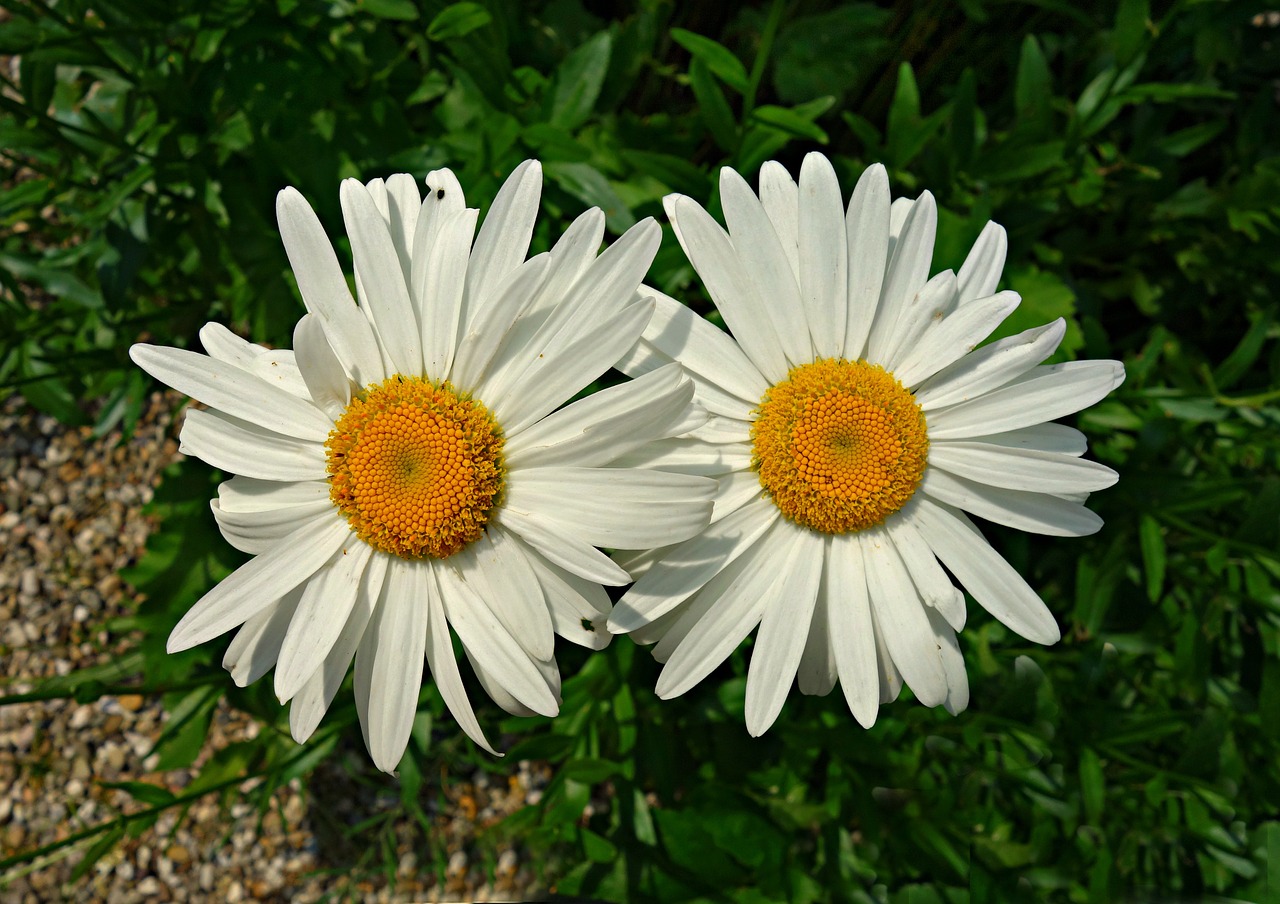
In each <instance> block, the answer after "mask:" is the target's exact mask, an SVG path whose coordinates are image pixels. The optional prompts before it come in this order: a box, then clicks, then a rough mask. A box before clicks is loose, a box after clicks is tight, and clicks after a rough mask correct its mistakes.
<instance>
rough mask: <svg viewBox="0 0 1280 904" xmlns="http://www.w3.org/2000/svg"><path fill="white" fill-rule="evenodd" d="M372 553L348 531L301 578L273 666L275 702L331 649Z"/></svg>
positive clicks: (295, 688) (288, 695)
mask: <svg viewBox="0 0 1280 904" xmlns="http://www.w3.org/2000/svg"><path fill="white" fill-rule="evenodd" d="M372 555H373V547H371V546H369V545H368V544H366V543H365V542H364V541H363V540H361V539H359V538H358V537H357V536H356V535H355V534H352V535H351V539H350V540H349V541H348V542H347V543H345V544H344V545H343V547H342V548H341V549H340V550H338V552H336V553H334V555H333V557H332V558H331V559H330V561H329V563H328V565H326V566H325V567H324V568H321V569H320V570H319V571H318V572H316V574H315V575H314V576H313V577H312V578H311V580H310V581H308V582H307V587H306V589H305V590H304V591H303V592H302V602H300V603H299V604H298V610H297V612H295V613H294V615H293V621H291V622H290V623H289V633H288V634H287V635H285V639H284V645H283V646H282V647H281V648H280V661H279V663H278V664H277V665H276V678H275V691H276V696H277V697H278V698H279V699H280V702H281V703H284V702H285V701H287V700H288V699H289V698H291V697H292V696H293V695H294V694H296V693H297V692H298V691H299V690H300V689H301V687H302V685H303V684H305V683H306V681H307V679H308V678H310V677H311V676H312V675H313V674H314V673H315V671H316V669H317V668H318V667H319V666H320V664H321V663H322V662H323V661H324V659H325V657H326V656H328V655H329V651H330V650H331V649H333V645H334V643H335V642H336V641H337V639H338V635H339V634H341V633H342V628H343V626H344V625H345V624H346V622H347V616H348V615H349V614H350V613H351V607H352V606H354V605H355V602H356V594H357V592H358V591H359V589H360V578H361V576H362V575H363V574H364V570H365V566H367V565H368V564H369V558H370V556H372ZM352 652H354V650H353V651H352ZM343 671H344V672H345V671H346V666H345V665H344V666H343Z"/></svg>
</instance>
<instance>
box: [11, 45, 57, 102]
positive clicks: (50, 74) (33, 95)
mask: <svg viewBox="0 0 1280 904" xmlns="http://www.w3.org/2000/svg"><path fill="white" fill-rule="evenodd" d="M18 84H19V86H20V87H21V88H22V96H23V97H24V98H25V99H26V101H27V106H28V107H29V108H30V109H31V111H32V112H33V113H39V114H41V115H43V114H45V113H47V112H48V110H49V104H50V102H51V101H52V100H53V89H54V88H55V87H56V86H57V84H58V67H57V66H56V65H54V64H53V63H50V62H45V61H42V60H40V59H37V58H32V57H31V56H24V57H22V59H21V60H19V61H18Z"/></svg>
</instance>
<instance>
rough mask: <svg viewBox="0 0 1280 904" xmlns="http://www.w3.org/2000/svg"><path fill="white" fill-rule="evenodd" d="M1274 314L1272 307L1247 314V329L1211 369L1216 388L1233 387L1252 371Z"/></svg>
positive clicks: (1269, 330)
mask: <svg viewBox="0 0 1280 904" xmlns="http://www.w3.org/2000/svg"><path fill="white" fill-rule="evenodd" d="M1275 314H1276V309H1275V307H1274V306H1272V307H1267V309H1265V310H1261V311H1253V312H1252V314H1249V328H1248V329H1247V330H1245V332H1244V335H1243V337H1242V338H1240V342H1239V344H1236V346H1235V348H1234V350H1233V351H1231V353H1230V355H1228V356H1226V359H1225V360H1224V361H1222V364H1220V365H1219V366H1217V367H1215V369H1213V383H1215V384H1217V388H1219V389H1229V388H1230V387H1233V385H1235V384H1236V383H1239V382H1240V380H1242V379H1244V376H1245V375H1247V374H1248V373H1249V371H1251V370H1252V367H1253V362H1254V361H1257V360H1258V355H1260V353H1261V352H1262V346H1263V343H1266V341H1267V335H1268V333H1270V332H1271V324H1272V323H1275Z"/></svg>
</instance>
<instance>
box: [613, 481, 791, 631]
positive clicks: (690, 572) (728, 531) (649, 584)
mask: <svg viewBox="0 0 1280 904" xmlns="http://www.w3.org/2000/svg"><path fill="white" fill-rule="evenodd" d="M779 517H780V515H779V513H778V509H777V507H776V506H774V505H773V504H772V503H770V502H764V501H762V502H761V503H760V504H758V505H747V506H743V507H742V508H741V509H739V510H738V511H736V512H734V513H733V514H732V515H729V516H728V517H727V518H724V519H723V520H721V521H719V522H717V523H715V524H713V525H711V526H710V527H708V528H707V529H706V530H705V531H703V532H702V533H701V534H699V535H698V536H697V537H694V538H693V539H692V540H688V541H686V542H685V543H682V544H680V545H679V546H677V547H676V548H675V549H674V550H673V551H672V552H671V554H670V555H668V556H667V557H666V558H665V559H663V560H662V561H661V562H659V563H658V564H657V565H655V566H653V567H652V568H650V569H649V570H648V571H647V572H645V574H644V576H643V577H642V578H640V580H638V581H636V583H635V586H634V587H632V588H631V589H630V590H628V591H627V592H626V594H624V595H623V597H622V599H620V600H619V601H618V604H617V606H615V607H614V609H613V614H612V615H611V616H610V618H609V630H610V631H612V632H613V633H615V634H625V633H627V632H628V631H634V630H636V629H637V628H641V627H643V626H645V625H647V624H649V623H650V622H652V621H654V620H655V619H657V618H658V617H660V616H661V615H663V614H664V613H666V612H669V611H671V610H672V609H673V608H675V607H676V606H678V605H679V604H680V603H682V602H684V601H685V600H686V599H688V598H689V597H690V596H692V595H693V594H694V593H696V592H698V591H699V590H701V589H702V588H703V586H705V585H706V584H707V582H708V581H710V580H711V579H712V578H714V577H715V576H716V575H717V574H718V573H720V572H721V571H722V570H723V569H724V568H726V567H727V566H728V565H729V564H730V563H731V562H733V561H734V560H735V559H737V558H738V557H739V556H741V555H742V554H743V553H744V552H746V551H747V550H748V549H750V548H751V546H752V545H753V544H755V543H756V542H757V541H758V540H760V538H761V536H762V535H763V534H764V533H765V531H766V530H768V528H769V527H770V526H772V525H773V524H774V523H775V522H777V520H778V519H779Z"/></svg>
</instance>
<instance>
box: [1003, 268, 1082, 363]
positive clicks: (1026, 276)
mask: <svg viewBox="0 0 1280 904" xmlns="http://www.w3.org/2000/svg"><path fill="white" fill-rule="evenodd" d="M1006 279H1007V280H1008V283H1009V288H1011V289H1013V290H1014V291H1015V292H1017V293H1018V294H1019V295H1021V296H1022V304H1020V305H1018V307H1017V309H1016V310H1015V311H1014V312H1013V313H1012V314H1010V315H1009V316H1008V317H1007V318H1005V321H1004V323H1002V324H1000V326H999V327H997V328H996V331H995V332H994V333H992V334H991V339H992V340H994V339H1002V338H1004V337H1005V336H1012V335H1014V334H1015V333H1020V332H1022V331H1023V330H1027V329H1030V328H1031V327H1034V326H1040V325H1042V324H1045V323H1048V322H1049V321H1050V320H1053V319H1055V318H1058V317H1063V318H1065V319H1066V321H1067V332H1066V335H1065V336H1064V337H1063V339H1062V344H1061V345H1059V346H1058V354H1059V355H1062V356H1065V357H1071V356H1072V354H1073V353H1074V352H1075V351H1076V350H1077V349H1079V348H1080V347H1081V346H1082V345H1083V344H1084V337H1083V335H1082V334H1081V332H1080V324H1079V322H1078V321H1077V320H1076V294H1075V292H1073V291H1071V288H1070V287H1069V286H1068V285H1067V284H1066V283H1064V282H1063V281H1062V279H1061V278H1060V277H1058V276H1057V275H1055V274H1053V273H1049V272H1048V271H1045V270H1041V269H1039V268H1038V267H1035V266H1023V267H1015V268H1013V269H1010V270H1009V271H1008V272H1007V273H1006Z"/></svg>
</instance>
